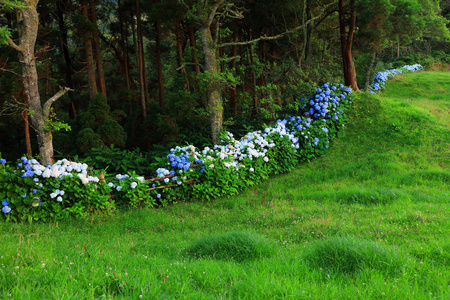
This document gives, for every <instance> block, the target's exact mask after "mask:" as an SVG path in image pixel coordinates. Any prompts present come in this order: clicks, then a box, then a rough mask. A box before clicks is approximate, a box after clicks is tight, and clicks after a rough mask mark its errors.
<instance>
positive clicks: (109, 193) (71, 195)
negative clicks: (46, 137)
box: [0, 84, 352, 221]
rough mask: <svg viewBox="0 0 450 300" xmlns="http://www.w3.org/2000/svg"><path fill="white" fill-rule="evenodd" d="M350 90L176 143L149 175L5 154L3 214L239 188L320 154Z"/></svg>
mask: <svg viewBox="0 0 450 300" xmlns="http://www.w3.org/2000/svg"><path fill="white" fill-rule="evenodd" d="M351 93H352V90H351V89H350V88H347V87H345V86H343V85H332V84H324V85H323V86H321V87H320V88H317V89H316V90H315V92H314V94H313V95H311V96H309V97H307V98H306V99H305V98H302V99H301V103H302V104H301V106H300V109H299V112H300V115H299V116H287V118H285V119H283V120H278V121H277V122H276V123H275V124H274V125H273V126H268V127H266V128H264V129H263V130H259V131H254V132H249V133H248V134H246V135H245V136H244V137H242V138H241V139H239V140H237V139H235V137H234V136H233V135H232V134H231V133H226V134H225V135H224V136H223V137H222V140H221V142H220V143H219V144H217V145H215V146H214V147H213V148H209V147H205V148H204V149H202V150H200V149H197V148H196V147H194V146H187V147H176V148H174V149H171V151H170V154H169V155H168V156H167V162H166V166H164V167H161V168H158V169H157V170H156V177H154V178H150V179H147V180H146V179H144V178H143V177H140V176H138V175H137V174H136V173H134V172H133V173H129V174H125V175H121V174H110V175H109V174H104V175H105V177H106V180H104V179H103V177H102V176H103V173H100V171H98V170H97V171H96V170H93V169H92V168H89V167H88V165H87V164H81V163H76V162H71V161H68V160H65V159H63V160H60V161H58V162H56V163H55V164H54V165H51V166H47V167H45V166H42V165H40V164H39V163H38V162H37V161H36V160H35V159H30V160H29V159H27V158H26V157H22V158H21V161H18V162H17V163H16V164H7V163H6V161H5V160H4V159H2V160H0V163H1V164H0V200H2V201H3V202H2V213H1V214H0V216H1V217H0V218H4V219H7V220H12V221H19V220H23V219H25V220H29V221H32V220H42V221H47V220H52V219H60V218H66V217H69V216H84V215H86V214H88V213H91V212H96V213H100V212H106V213H107V212H109V211H111V210H113V209H115V208H116V207H121V206H132V207H141V206H150V207H151V206H155V205H166V204H167V203H170V202H176V201H178V200H189V199H193V198H196V199H200V200H210V199H212V198H215V197H220V196H225V195H232V194H235V193H237V192H238V191H240V190H242V189H245V188H246V187H249V186H253V185H256V184H258V183H259V182H261V180H263V179H266V178H268V176H269V175H270V174H279V173H283V172H288V171H290V170H291V169H292V168H293V167H294V166H295V165H296V164H298V163H299V162H300V161H310V160H312V159H314V158H315V157H317V156H318V155H320V154H322V153H323V152H324V151H325V150H326V149H327V148H328V146H329V143H330V141H331V140H332V139H333V138H334V137H335V136H336V134H337V131H338V129H339V128H341V127H342V126H344V123H345V122H346V111H347V108H348V107H349V105H350V104H351V102H352V95H351ZM173 187H177V188H173Z"/></svg>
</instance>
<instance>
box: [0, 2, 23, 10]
mask: <svg viewBox="0 0 450 300" xmlns="http://www.w3.org/2000/svg"><path fill="white" fill-rule="evenodd" d="M0 4H4V5H7V6H10V7H13V8H17V9H25V8H28V6H26V5H25V3H24V4H23V5H17V4H14V3H11V2H9V1H5V0H0Z"/></svg>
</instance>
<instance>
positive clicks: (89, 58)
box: [81, 0, 98, 102]
mask: <svg viewBox="0 0 450 300" xmlns="http://www.w3.org/2000/svg"><path fill="white" fill-rule="evenodd" d="M81 13H82V15H83V17H84V24H83V29H84V32H83V33H84V35H83V38H84V53H85V57H86V64H87V75H88V85H89V99H90V101H91V102H92V100H93V99H94V97H95V96H96V95H97V93H98V89H97V81H96V78H95V63H94V53H93V50H92V37H91V30H90V27H91V26H90V24H89V12H88V4H87V1H86V0H84V1H82V2H81Z"/></svg>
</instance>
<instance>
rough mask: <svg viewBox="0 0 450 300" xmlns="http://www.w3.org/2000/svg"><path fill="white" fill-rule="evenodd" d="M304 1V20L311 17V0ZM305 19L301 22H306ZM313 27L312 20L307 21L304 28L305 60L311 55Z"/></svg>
mask: <svg viewBox="0 0 450 300" xmlns="http://www.w3.org/2000/svg"><path fill="white" fill-rule="evenodd" d="M304 1H305V2H306V3H305V4H306V5H305V6H304V9H305V13H304V16H306V20H310V19H311V1H306V0H304ZM306 20H305V19H303V22H306ZM313 28H314V24H313V22H311V23H308V24H307V25H306V26H305V28H304V39H305V41H304V44H305V46H304V48H303V49H304V56H305V61H308V59H309V58H310V56H311V37H312V31H313Z"/></svg>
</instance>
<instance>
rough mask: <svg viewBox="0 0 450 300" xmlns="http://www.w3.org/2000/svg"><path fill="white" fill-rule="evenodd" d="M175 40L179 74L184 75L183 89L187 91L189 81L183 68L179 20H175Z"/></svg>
mask: <svg viewBox="0 0 450 300" xmlns="http://www.w3.org/2000/svg"><path fill="white" fill-rule="evenodd" d="M175 40H176V44H177V45H176V50H177V59H178V68H179V72H180V73H181V74H183V75H184V80H185V83H184V88H185V89H188V90H189V79H188V77H187V74H186V68H185V67H184V60H183V38H182V35H181V19H176V20H175Z"/></svg>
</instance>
